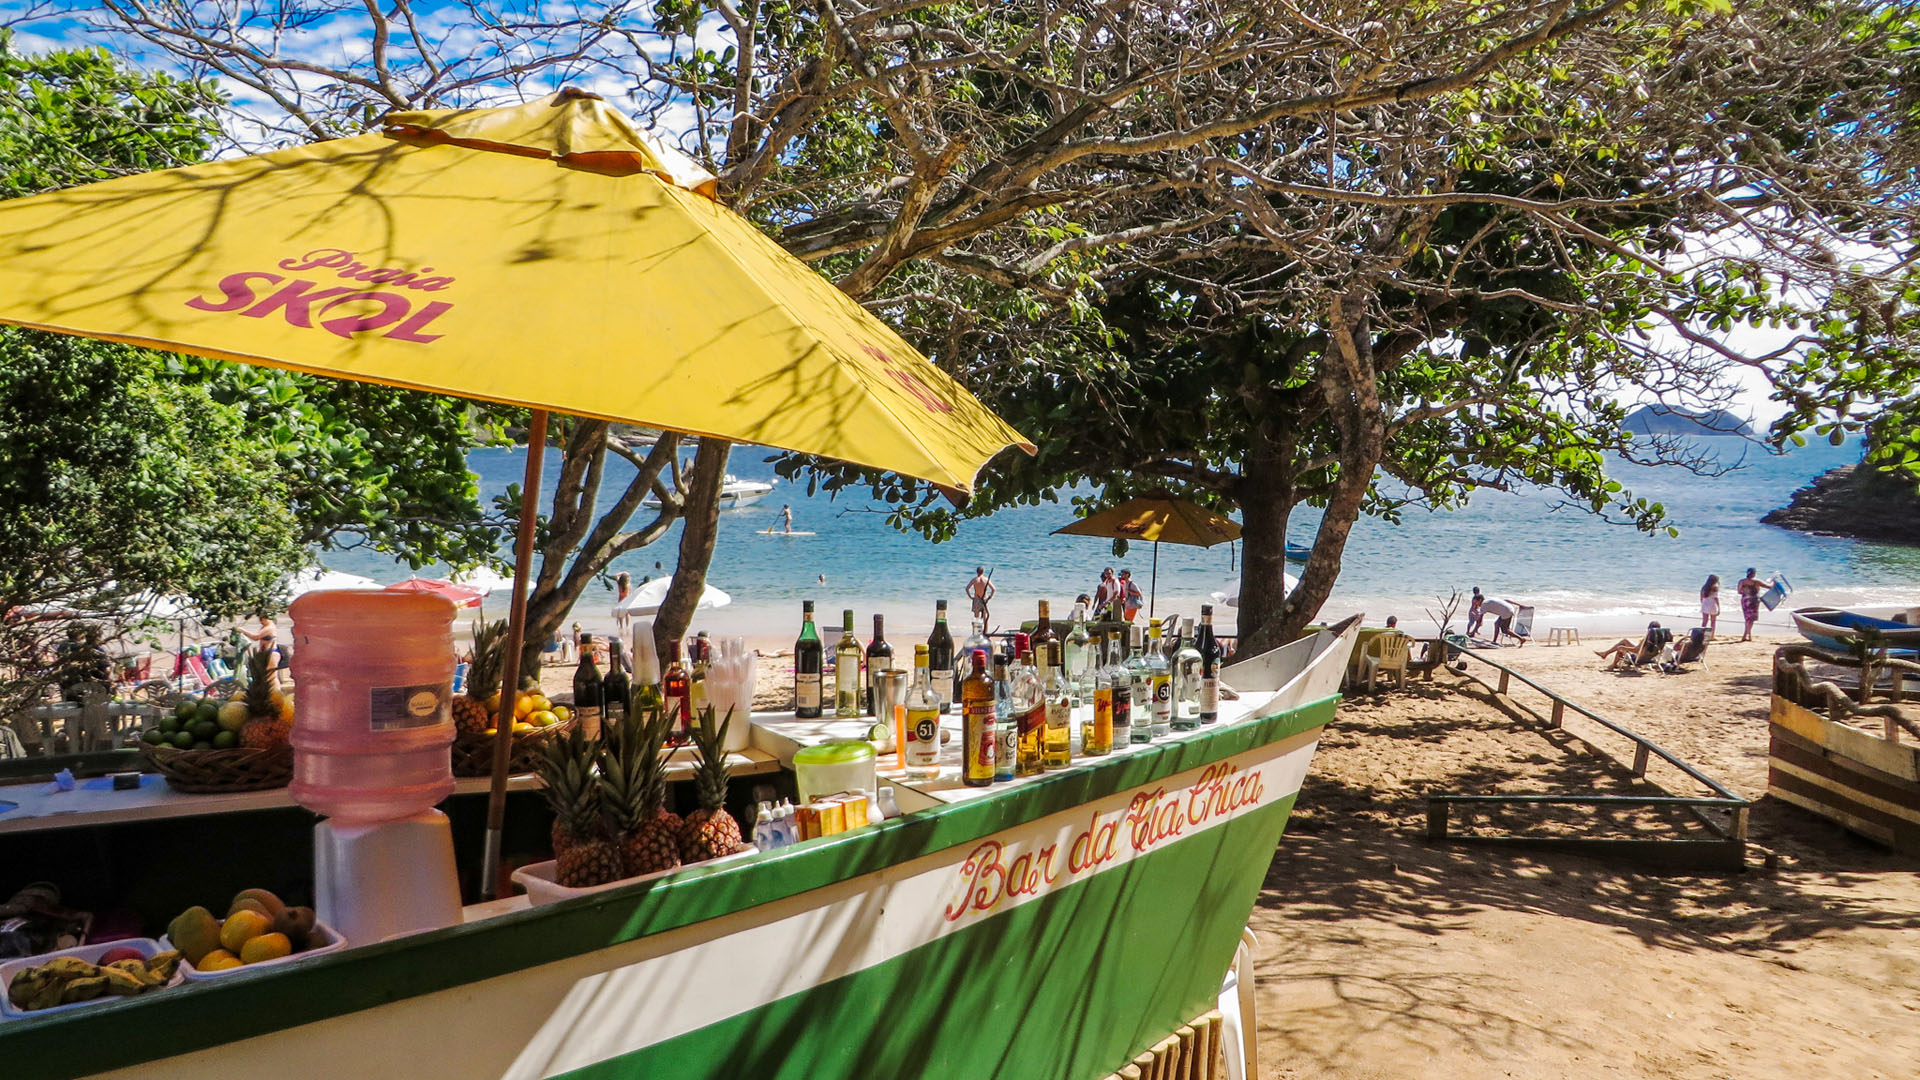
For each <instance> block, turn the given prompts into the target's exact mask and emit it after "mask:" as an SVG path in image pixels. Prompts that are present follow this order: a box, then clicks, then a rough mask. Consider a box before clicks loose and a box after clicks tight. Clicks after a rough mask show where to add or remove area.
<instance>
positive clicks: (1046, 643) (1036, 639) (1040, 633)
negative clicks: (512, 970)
mask: <svg viewBox="0 0 1920 1080" xmlns="http://www.w3.org/2000/svg"><path fill="white" fill-rule="evenodd" d="M1059 640H1060V635H1059V634H1058V633H1056V632H1054V629H1053V613H1052V611H1051V608H1050V606H1049V605H1048V603H1047V602H1046V601H1045V600H1042V601H1040V619H1039V621H1038V622H1036V623H1034V626H1033V634H1032V635H1031V636H1030V637H1029V638H1028V639H1027V648H1029V649H1032V650H1033V659H1034V662H1035V663H1036V664H1038V665H1039V667H1038V668H1037V669H1036V670H1037V671H1038V673H1039V675H1040V678H1041V681H1043V682H1044V681H1045V680H1046V677H1047V666H1048V665H1049V664H1051V663H1053V649H1052V646H1053V644H1054V643H1056V642H1058V641H1059Z"/></svg>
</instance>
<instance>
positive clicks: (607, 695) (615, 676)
mask: <svg viewBox="0 0 1920 1080" xmlns="http://www.w3.org/2000/svg"><path fill="white" fill-rule="evenodd" d="M632 693H633V688H632V684H631V683H630V682H629V681H628V679H627V656H626V649H625V648H623V647H622V646H621V644H620V639H619V638H617V637H614V638H608V639H607V673H606V674H605V675H603V676H601V678H600V707H601V709H602V710H603V711H604V712H605V714H606V717H607V719H609V720H620V719H623V718H625V716H626V715H627V702H628V699H629V698H630V697H631V696H632Z"/></svg>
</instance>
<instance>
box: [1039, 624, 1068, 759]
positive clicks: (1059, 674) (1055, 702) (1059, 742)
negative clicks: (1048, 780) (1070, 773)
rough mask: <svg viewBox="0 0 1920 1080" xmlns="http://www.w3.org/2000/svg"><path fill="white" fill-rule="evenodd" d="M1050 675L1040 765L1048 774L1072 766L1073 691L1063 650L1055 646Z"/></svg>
mask: <svg viewBox="0 0 1920 1080" xmlns="http://www.w3.org/2000/svg"><path fill="white" fill-rule="evenodd" d="M1052 648H1053V651H1054V658H1053V661H1054V662H1053V663H1052V664H1051V665H1049V671H1050V672H1051V673H1050V674H1049V675H1048V676H1047V681H1046V685H1044V686H1043V687H1041V693H1042V695H1044V697H1045V699H1046V710H1047V720H1046V731H1045V732H1044V733H1043V735H1042V737H1041V740H1040V764H1041V767H1042V768H1044V769H1046V770H1047V771H1048V772H1052V771H1053V770H1055V769H1064V768H1066V767H1067V766H1068V765H1071V764H1073V689H1072V683H1070V682H1069V681H1068V680H1067V676H1066V670H1065V664H1064V663H1063V658H1062V656H1061V655H1060V654H1061V646H1060V644H1059V643H1058V642H1055V643H1054V645H1053V646H1052Z"/></svg>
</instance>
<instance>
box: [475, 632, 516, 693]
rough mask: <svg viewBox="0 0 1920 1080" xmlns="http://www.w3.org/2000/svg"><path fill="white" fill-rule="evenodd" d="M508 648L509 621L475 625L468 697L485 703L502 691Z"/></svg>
mask: <svg viewBox="0 0 1920 1080" xmlns="http://www.w3.org/2000/svg"><path fill="white" fill-rule="evenodd" d="M506 647H507V620H505V619H499V620H496V621H495V622H493V623H491V624H487V623H477V622H476V623H474V624H473V661H472V663H471V664H469V665H468V667H467V696H468V697H470V698H474V699H476V700H480V701H484V700H486V699H487V698H489V697H492V696H493V694H494V692H495V691H497V690H499V689H500V666H501V660H502V659H503V658H504V657H503V654H504V653H505V651H506Z"/></svg>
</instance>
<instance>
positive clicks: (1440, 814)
mask: <svg viewBox="0 0 1920 1080" xmlns="http://www.w3.org/2000/svg"><path fill="white" fill-rule="evenodd" d="M1446 838H1447V804H1446V803H1444V802H1440V801H1438V800H1429V801H1428V803H1427V839H1429V840H1445V839H1446Z"/></svg>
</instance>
